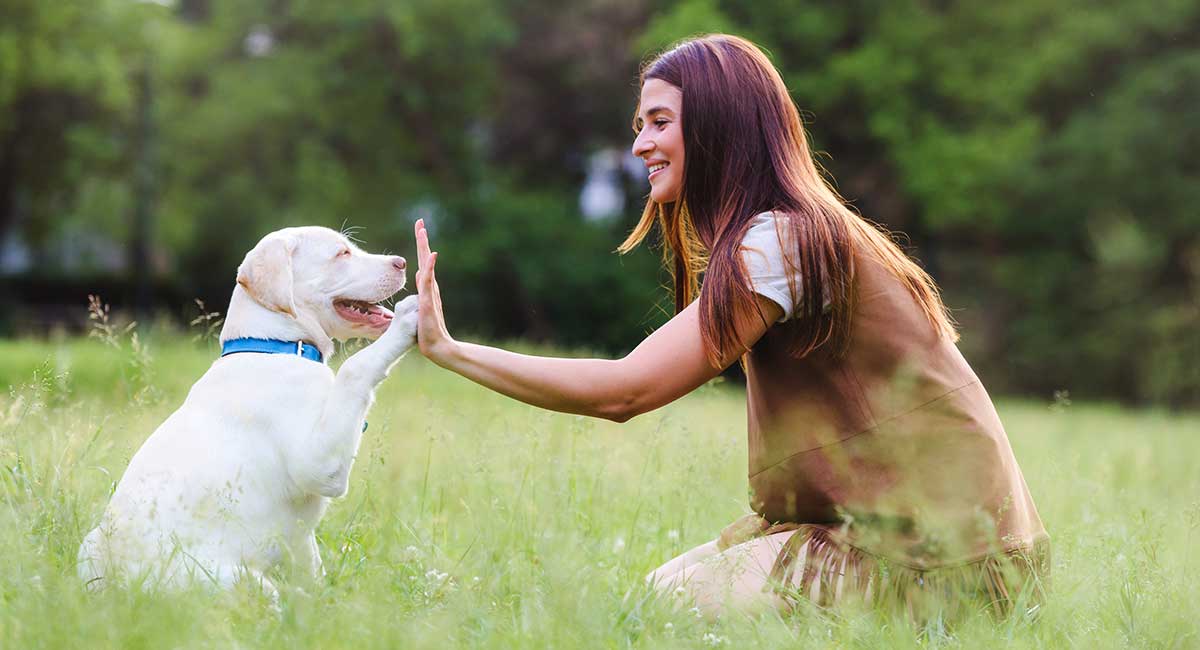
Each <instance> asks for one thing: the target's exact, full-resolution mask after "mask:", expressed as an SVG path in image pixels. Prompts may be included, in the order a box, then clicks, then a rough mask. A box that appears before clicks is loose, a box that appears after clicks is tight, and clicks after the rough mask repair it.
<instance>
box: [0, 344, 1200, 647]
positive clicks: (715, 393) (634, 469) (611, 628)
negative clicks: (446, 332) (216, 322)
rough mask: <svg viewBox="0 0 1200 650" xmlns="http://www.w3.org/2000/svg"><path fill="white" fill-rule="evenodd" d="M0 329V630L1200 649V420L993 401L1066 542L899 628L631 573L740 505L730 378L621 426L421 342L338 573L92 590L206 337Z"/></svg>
mask: <svg viewBox="0 0 1200 650" xmlns="http://www.w3.org/2000/svg"><path fill="white" fill-rule="evenodd" d="M138 345H139V346H141V349H140V351H139V350H137V349H134V348H133V346H132V341H131V339H130V338H129V333H126V332H121V331H119V330H114V331H113V332H112V337H111V340H97V339H64V340H58V341H52V342H45V341H30V340H22V341H0V387H5V386H7V387H9V388H8V390H7V392H6V394H5V395H3V396H0V499H2V502H0V558H3V560H2V564H0V566H3V569H4V570H3V571H0V647H3V648H41V647H48V648H53V647H72V648H77V647H89V648H90V647H147V648H151V647H153V648H158V647H183V648H186V647H212V646H221V647H227V646H237V647H257V646H270V647H318V648H335V647H354V648H371V647H380V648H395V647H405V648H445V647H456V646H468V647H494V648H514V647H527V648H545V647H559V648H563V647H640V648H658V647H714V646H719V647H729V648H743V647H760V646H761V647H770V646H776V647H778V646H782V645H786V646H788V647H792V646H801V647H829V646H852V647H913V646H964V647H1001V646H1034V647H1046V646H1048V647H1087V648H1091V647H1128V646H1144V647H1163V648H1171V647H1196V646H1200V636H1198V634H1200V632H1198V628H1197V623H1196V618H1197V611H1198V610H1197V607H1198V606H1197V603H1200V587H1198V586H1197V582H1198V580H1197V579H1198V578H1200V557H1197V555H1198V553H1197V550H1198V549H1200V419H1197V418H1196V417H1195V416H1178V415H1169V414H1166V413H1159V412H1131V411H1126V410H1122V409H1119V408H1116V407H1111V406H1105V405H1078V404H1076V405H1070V404H1068V403H1066V402H1065V400H1060V401H1059V402H1058V403H1056V404H1039V403H1030V402H1002V403H1001V404H1000V407H1001V415H1002V417H1003V418H1004V421H1005V423H1006V426H1007V428H1008V431H1009V434H1010V436H1011V438H1012V442H1013V446H1014V448H1015V450H1016V453H1017V457H1018V459H1019V460H1020V462H1021V464H1022V467H1023V469H1024V472H1025V477H1026V479H1027V481H1028V483H1029V485H1030V489H1031V490H1032V492H1033V494H1034V498H1035V499H1036V501H1037V503H1038V506H1039V509H1040V511H1041V514H1042V517H1043V519H1044V520H1045V521H1046V524H1047V527H1048V528H1049V530H1050V532H1051V535H1052V536H1053V540H1054V577H1053V589H1052V592H1051V596H1050V598H1049V601H1048V603H1047V604H1046V606H1045V607H1044V611H1043V612H1042V615H1041V617H1040V618H1039V619H1038V620H1037V621H1035V622H1029V621H1024V620H1013V621H1009V622H1003V623H995V622H993V621H991V620H990V619H987V618H980V619H977V620H971V621H968V622H966V623H964V624H963V625H960V626H957V627H954V628H952V629H932V628H929V629H920V630H917V629H913V628H912V627H911V626H910V625H908V624H907V623H906V622H904V621H900V620H893V619H889V618H886V617H884V616H883V615H881V614H878V613H875V612H870V611H837V612H820V611H815V610H813V609H811V608H806V609H803V610H801V611H798V612H796V613H794V614H792V615H788V616H783V617H780V616H776V615H765V616H759V617H742V616H731V617H728V618H726V619H724V620H721V621H719V622H717V623H708V622H705V621H703V620H700V619H699V618H697V617H696V616H695V614H694V613H692V612H690V611H688V610H687V609H686V608H684V607H674V606H673V605H672V604H671V603H668V602H661V601H659V600H656V599H654V598H652V597H651V596H650V594H649V593H648V592H647V591H646V589H645V588H644V587H643V586H642V585H641V578H642V576H643V575H644V574H645V573H646V572H648V571H649V570H651V569H653V568H654V567H655V566H657V565H658V564H659V563H661V562H663V561H665V560H667V559H669V558H670V557H672V556H673V555H675V554H677V553H679V552H681V551H683V550H685V549H686V548H688V547H690V546H692V545H695V544H699V543H701V542H704V541H707V540H708V539H710V538H712V537H713V536H714V535H715V534H716V533H717V532H718V531H719V530H720V529H721V527H722V526H723V525H725V524H726V523H728V522H729V521H731V520H733V519H734V518H735V517H737V516H738V515H740V514H742V513H743V512H745V508H746V506H745V502H746V479H745V469H746V466H745V463H746V450H745V444H746V443H745V428H746V415H745V407H744V397H743V396H742V394H741V393H740V391H739V390H738V389H736V388H735V387H730V386H722V385H715V386H708V387H705V388H703V389H701V390H700V391H697V392H696V393H694V394H693V395H690V396H688V397H687V398H685V399H683V400H680V401H679V402H677V403H676V404H673V405H671V406H669V407H667V408H664V409H662V410H660V411H658V412H655V413H651V414H647V415H644V416H641V417H639V418H636V419H634V420H633V421H631V422H629V423H627V424H624V425H616V424H611V423H608V422H601V421H594V420H589V419H585V418H580V417H573V416H565V415H558V414H552V413H548V412H544V411H539V410H536V409H533V408H530V407H526V406H523V405H521V404H518V403H515V402H512V401H510V400H507V399H506V398H503V397H500V396H498V395H495V394H492V393H489V392H487V391H485V390H483V389H480V388H478V387H476V386H475V385H473V384H471V383H469V382H467V381H465V380H462V379H460V378H458V377H456V376H453V375H450V374H448V373H446V372H444V371H441V370H440V369H438V368H436V367H434V366H432V365H431V364H428V363H427V362H425V361H424V360H423V359H422V358H421V357H420V356H419V355H417V354H412V355H409V357H408V358H406V359H405V360H404V361H402V362H401V364H400V366H399V367H398V368H397V370H396V371H395V372H394V373H393V375H392V377H391V378H390V379H389V380H388V381H387V382H386V383H385V385H384V386H383V387H382V389H381V390H380V391H379V399H378V401H377V403H376V406H375V408H374V410H373V412H372V413H371V415H370V418H369V420H370V429H369V430H368V431H367V434H366V436H365V437H364V442H363V446H362V449H361V451H360V454H359V457H358V461H357V463H356V465H355V468H354V475H353V477H352V480H351V487H350V493H349V495H348V496H347V497H346V498H345V499H342V500H341V501H339V502H337V503H335V504H334V505H333V506H332V507H331V508H330V511H329V514H328V515H327V516H326V518H325V520H324V521H323V522H322V524H321V526H320V528H319V530H318V539H319V543H320V547H321V554H322V556H323V557H324V560H325V569H326V574H327V575H326V576H325V578H324V580H322V581H321V582H319V583H318V584H315V585H313V584H308V583H305V582H304V581H302V580H298V579H293V580H288V579H286V578H284V579H281V580H280V583H281V585H282V592H283V597H282V607H281V611H275V610H273V609H272V607H271V604H270V603H269V602H267V601H266V600H264V599H263V598H262V597H261V595H259V594H256V593H254V592H253V591H252V590H250V589H244V590H237V591H234V592H231V593H224V594H212V593H209V592H206V591H203V590H200V589H198V590H196V591H192V592H183V593H160V592H156V591H154V590H152V589H139V588H136V587H133V588H129V589H110V590H108V591H105V592H102V593H99V594H90V593H85V592H84V590H83V589H81V587H80V584H79V582H78V580H77V579H76V577H75V553H76V550H77V548H78V545H79V542H80V539H81V538H82V537H83V535H84V534H85V533H86V532H87V531H88V530H89V529H90V528H91V527H92V526H94V525H95V523H96V521H97V519H98V517H99V515H100V512H101V510H102V509H103V507H104V505H105V504H106V502H107V500H108V497H109V495H110V494H111V492H112V490H113V488H114V486H115V483H116V481H117V480H118V479H119V477H120V475H121V473H122V471H123V470H124V468H125V466H126V464H127V463H128V461H129V458H130V456H131V455H132V454H133V452H134V451H135V450H136V449H137V448H138V446H139V445H140V444H141V442H142V441H143V440H144V439H145V438H146V436H147V435H149V433H150V432H151V431H152V430H153V429H154V428H155V427H156V426H157V425H158V424H159V423H160V422H161V421H162V420H163V419H164V418H165V417H166V416H167V415H168V414H169V413H170V412H171V411H172V410H174V409H175V408H176V407H177V406H178V404H179V403H180V402H181V401H182V399H183V397H184V396H185V394H186V392H187V389H188V387H189V386H190V385H191V383H192V382H193V381H195V379H196V378H197V377H199V376H200V374H202V373H203V372H204V370H205V368H207V366H208V364H209V363H211V361H212V359H213V358H214V356H215V347H214V346H213V345H212V344H211V342H196V341H194V340H191V339H189V338H185V337H182V336H174V337H172V336H152V337H150V339H149V340H148V341H147V340H142V341H139V342H138Z"/></svg>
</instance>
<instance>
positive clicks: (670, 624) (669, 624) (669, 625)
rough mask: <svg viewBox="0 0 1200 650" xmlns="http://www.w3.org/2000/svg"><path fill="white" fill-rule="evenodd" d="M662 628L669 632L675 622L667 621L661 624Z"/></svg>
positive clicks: (673, 627)
mask: <svg viewBox="0 0 1200 650" xmlns="http://www.w3.org/2000/svg"><path fill="white" fill-rule="evenodd" d="M663 629H664V630H666V631H668V632H670V631H671V630H674V629H675V624H674V623H671V622H669V621H668V622H667V624H666V625H664V626H663Z"/></svg>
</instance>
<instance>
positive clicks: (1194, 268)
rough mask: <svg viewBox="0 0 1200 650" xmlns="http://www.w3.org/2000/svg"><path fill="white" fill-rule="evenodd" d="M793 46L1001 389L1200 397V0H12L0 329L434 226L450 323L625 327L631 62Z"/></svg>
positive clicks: (866, 186)
mask: <svg viewBox="0 0 1200 650" xmlns="http://www.w3.org/2000/svg"><path fill="white" fill-rule="evenodd" d="M708 31H729V32H733V33H737V34H740V35H743V36H746V37H748V38H750V39H751V40H754V41H755V42H757V43H759V44H761V45H762V46H763V47H765V48H766V49H767V50H769V52H770V54H771V56H772V57H773V60H774V61H775V63H776V64H777V65H778V66H779V68H780V70H781V71H782V73H783V76H784V78H785V80H786V81H787V83H788V84H789V88H790V89H791V90H792V93H793V96H794V98H795V99H796V102H797V103H798V105H799V106H800V107H801V109H802V111H803V112H804V115H805V117H806V121H807V128H808V129H809V132H810V134H811V137H812V140H813V142H814V146H815V148H816V149H817V150H818V151H819V152H820V156H819V159H820V161H821V163H822V164H823V165H824V167H825V168H826V169H827V170H828V171H829V173H830V174H831V176H832V177H833V178H835V179H836V183H837V187H838V189H839V191H841V192H842V194H843V195H844V196H845V197H846V198H847V199H848V200H850V201H851V202H853V204H854V205H855V206H856V207H857V209H858V210H859V211H860V212H861V213H862V214H864V215H865V216H867V217H868V218H870V219H873V220H875V221H878V222H880V223H882V224H885V225H887V226H888V227H890V228H892V229H893V230H895V231H897V232H898V233H903V235H904V241H905V244H906V246H908V247H909V248H910V250H912V251H913V252H914V254H915V255H917V256H918V257H919V258H920V259H921V260H922V262H923V263H924V264H925V265H926V267H927V268H929V269H930V271H931V272H932V273H933V274H934V275H935V277H936V278H937V279H938V281H939V282H940V283H941V285H942V286H943V288H944V289H945V292H946V296H947V302H948V303H949V304H950V305H951V307H952V308H954V310H955V314H956V316H957V317H958V319H959V320H960V322H961V323H962V326H963V333H964V336H963V343H962V345H963V347H964V349H965V351H966V353H967V355H968V358H970V359H971V361H972V363H973V364H974V365H975V366H976V367H977V368H978V369H979V370H980V372H981V374H983V375H984V377H985V380H986V381H987V382H988V384H989V386H991V387H992V388H993V390H1001V391H1005V392H1016V393H1027V394H1035V395H1042V396H1049V395H1050V394H1052V393H1053V392H1054V391H1058V390H1063V389H1067V390H1070V391H1071V393H1072V395H1073V396H1077V397H1092V398H1119V399H1122V400H1126V401H1130V402H1141V403H1157V404H1167V405H1193V406H1194V405H1196V404H1200V332H1198V326H1200V208H1198V207H1197V206H1200V163H1198V162H1197V161H1198V160H1200V157H1197V155H1196V152H1197V151H1200V119H1197V110H1198V109H1197V107H1198V106H1200V0H1157V1H1156V2H1148V3H1139V2H1115V1H1113V2H1108V1H1102V2H1096V1H1095V0H1089V1H1086V2H1085V1H1083V0H1056V1H1050V0H1010V1H1009V2H1003V3H978V2H955V1H948V0H947V1H931V0H919V1H918V0H898V1H888V2H883V1H866V0H844V1H837V2H833V1H826V2H815V1H798V0H786V1H785V0H760V1H758V2H753V3H746V2H727V1H719V0H580V1H566V2H563V1H556V2H550V1H548V0H526V1H521V2H515V1H508V0H404V1H391V2H382V1H366V0H347V1H345V2H337V3H326V2H307V1H301V0H272V1H270V2H266V1H233V0H177V1H175V2H170V1H165V0H164V1H161V2H138V1H134V0H88V1H80V0H61V1H58V2H43V1H41V0H0V300H2V301H3V302H2V304H3V309H2V311H0V334H3V335H8V336H18V335H40V334H42V333H44V332H45V331H46V330H47V328H51V327H60V326H61V327H71V326H72V324H74V326H79V324H80V323H82V322H83V321H84V320H85V319H86V304H87V303H86V295H87V294H89V293H99V294H101V295H102V296H103V297H104V298H105V299H106V300H107V301H109V302H111V303H113V305H114V307H115V308H118V309H124V310H127V311H130V312H134V311H137V312H141V313H142V314H144V315H148V314H164V315H167V316H168V317H170V318H174V319H176V320H177V321H178V322H184V320H185V319H186V317H187V313H188V311H187V310H188V309H189V308H191V305H192V304H193V303H192V300H193V298H201V299H203V300H204V301H205V302H206V304H208V305H209V306H210V307H211V308H215V309H223V308H224V304H225V303H226V301H227V300H228V296H229V292H230V290H231V287H232V284H233V277H234V269H235V267H236V265H237V263H238V262H239V261H240V259H241V257H242V255H243V254H244V252H245V251H246V250H247V249H249V248H250V247H251V246H252V245H253V243H254V242H255V241H256V240H257V239H258V238H259V237H260V236H262V235H263V234H264V233H266V232H268V231H270V230H272V229H275V228H278V227H282V226H286V225H297V224H322V225H327V226H331V227H334V228H341V227H343V226H354V227H357V228H359V230H358V231H357V237H359V238H360V239H361V240H362V241H363V242H364V246H365V247H366V248H368V249H369V250H374V251H384V250H387V251H392V252H398V253H401V254H411V252H412V250H411V249H412V235H411V225H412V222H413V221H414V220H415V219H416V218H419V217H424V218H426V219H427V220H430V221H431V222H432V225H433V226H434V228H435V236H436V238H437V241H436V246H437V248H438V249H440V250H441V251H442V252H443V261H442V262H441V264H439V272H440V274H441V282H442V284H443V287H444V293H445V294H446V299H447V304H446V308H447V312H448V314H447V315H448V318H449V320H450V321H451V324H452V327H453V328H454V329H455V331H456V332H462V333H464V334H466V333H471V334H472V335H476V336H486V337H492V338H514V337H523V338H529V339H534V340H540V341H551V342H554V343H555V344H558V345H563V346H580V347H587V348H591V349H596V350H603V351H607V352H610V353H620V352H621V351H624V350H627V349H629V348H631V347H632V346H633V345H634V344H636V343H637V342H638V341H639V340H640V339H641V337H642V336H643V335H644V334H645V333H646V332H647V331H649V330H651V329H652V328H654V327H655V326H657V325H658V324H659V323H661V322H662V321H663V320H664V319H665V317H666V316H665V312H664V311H663V308H664V307H665V306H666V305H668V304H669V301H668V300H667V296H666V293H665V291H664V290H663V289H662V285H663V283H664V282H665V281H666V280H667V278H666V276H665V275H664V274H662V273H661V272H660V270H659V268H658V262H657V258H656V252H655V251H653V250H643V251H639V252H638V253H635V254H632V255H629V256H625V257H618V256H616V255H615V254H613V252H612V251H613V249H614V248H615V247H616V245H617V244H618V243H619V242H620V241H621V240H622V238H623V236H624V234H625V233H626V232H627V231H628V229H629V228H630V226H631V225H632V224H633V223H634V221H635V220H636V218H637V217H638V215H639V214H640V211H641V205H642V202H643V200H644V196H645V192H646V185H645V181H644V178H643V176H644V174H643V172H642V170H641V169H640V165H638V164H636V162H637V161H634V163H635V164H633V165H631V164H630V156H629V154H628V149H629V146H630V144H631V141H632V133H631V131H630V128H629V124H630V118H631V116H632V113H633V110H634V107H635V103H636V97H637V88H636V79H637V72H638V66H639V63H640V62H641V61H642V60H644V59H645V58H646V57H647V56H648V55H651V54H653V53H654V52H656V51H658V50H660V49H661V48H663V47H664V46H667V45H669V44H670V43H671V42H673V41H675V40H676V39H678V38H681V37H684V36H688V35H692V34H697V33H703V32H708Z"/></svg>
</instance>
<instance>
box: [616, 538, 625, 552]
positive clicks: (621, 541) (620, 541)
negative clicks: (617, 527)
mask: <svg viewBox="0 0 1200 650" xmlns="http://www.w3.org/2000/svg"><path fill="white" fill-rule="evenodd" d="M624 550H625V538H624V537H618V538H617V539H616V540H615V541H614V542H613V553H620V552H621V551H624Z"/></svg>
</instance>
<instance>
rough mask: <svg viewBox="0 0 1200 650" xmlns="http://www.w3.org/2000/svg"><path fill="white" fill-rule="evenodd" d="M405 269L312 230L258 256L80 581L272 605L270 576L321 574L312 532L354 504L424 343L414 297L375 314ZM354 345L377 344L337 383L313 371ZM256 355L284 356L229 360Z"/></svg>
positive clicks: (83, 554) (134, 469) (289, 232)
mask: <svg viewBox="0 0 1200 650" xmlns="http://www.w3.org/2000/svg"><path fill="white" fill-rule="evenodd" d="M404 267H405V263H404V258H402V257H393V256H386V255H370V254H367V253H364V252H363V251H361V250H359V249H358V247H356V246H355V245H354V244H353V243H351V242H350V241H349V240H348V239H347V238H346V237H344V236H342V235H341V234H339V233H337V232H335V231H332V230H329V229H327V228H317V227H304V228H286V229H283V230H280V231H277V232H274V233H271V234H269V235H267V236H266V237H264V238H263V239H262V241H260V242H259V243H258V245H256V246H255V247H254V249H253V250H251V251H250V252H249V253H247V254H246V258H245V260H244V261H243V262H242V264H241V266H239V267H238V275H237V286H235V287H234V290H233V297H232V299H231V300H230V303H229V310H228V312H227V314H226V318H225V326H224V329H223V330H222V331H221V342H222V344H223V349H224V350H225V352H226V353H227V354H226V356H222V357H221V358H219V359H218V360H217V361H215V362H214V363H213V365H212V367H211V368H209V370H208V372H206V373H205V374H204V376H203V377H201V378H200V380H199V381H198V382H196V384H195V385H194V386H193V387H192V390H191V392H189V393H188V396H187V399H186V400H185V401H184V403H183V406H181V407H180V408H179V410H178V411H175V413H173V414H172V415H171V416H170V417H169V418H167V420H166V421H165V422H163V423H162V425H161V426H159V428H158V430H156V431H155V432H154V434H153V435H151V436H150V438H149V439H148V440H146V442H145V443H144V444H143V445H142V447H141V449H139V450H138V452H137V453H136V454H135V455H134V456H133V459H132V460H131V461H130V463H129V467H128V469H126V470H125V475H124V476H123V477H122V478H121V482H120V483H119V484H118V485H117V489H116V492H115V493H114V494H113V496H112V500H111V501H110V502H109V504H108V508H107V509H106V510H105V511H104V515H103V517H102V519H101V522H100V524H99V525H98V526H97V527H96V528H95V529H94V530H92V531H91V532H90V533H89V534H88V535H87V537H85V538H84V540H83V544H82V545H81V546H80V548H79V575H80V577H81V578H82V579H83V580H84V581H85V582H86V583H87V584H88V585H91V586H99V585H101V584H105V583H108V582H113V581H114V580H121V579H123V580H148V581H151V582H153V583H154V584H161V585H167V586H179V585H182V584H185V583H187V582H189V581H192V580H199V581H208V582H211V583H212V584H215V585H217V586H219V587H228V586H230V585H232V584H233V583H235V582H237V581H238V580H240V579H246V578H249V579H253V580H255V581H257V582H258V583H259V584H261V585H262V586H263V588H264V589H265V590H266V591H267V592H268V593H269V594H272V595H274V594H275V593H276V592H275V588H274V586H273V585H272V584H271V582H270V581H269V579H268V578H267V577H265V576H264V572H266V571H268V570H270V569H272V568H274V567H276V566H278V565H290V566H294V567H297V568H299V569H301V570H303V571H304V572H311V573H312V574H313V575H314V576H319V575H320V574H321V570H322V569H321V557H320V555H319V553H318V551H317V543H316V539H315V537H314V534H313V533H314V530H315V529H316V526H317V522H318V521H320V519H321V516H322V515H323V514H324V512H325V508H326V506H327V505H328V503H329V499H330V498H331V497H340V496H342V495H344V494H346V490H347V487H348V480H349V477H350V468H351V466H352V465H353V464H354V457H355V454H356V453H357V452H358V445H359V440H360V438H361V436H362V432H363V430H364V428H365V418H366V413H367V409H368V408H369V407H370V405H371V402H372V400H373V398H374V395H373V391H374V389H375V387H376V386H377V385H378V384H379V383H380V382H382V381H383V379H384V377H386V376H387V373H388V370H389V369H390V368H391V366H392V364H394V363H395V362H396V361H397V360H398V359H399V358H400V357H401V356H402V355H403V354H404V353H405V352H406V351H407V350H408V349H409V348H410V347H411V346H412V345H413V343H414V341H415V336H416V308H417V303H416V296H409V297H408V298H405V299H404V301H402V302H401V303H400V304H399V305H398V306H397V307H396V314H395V315H393V314H392V312H390V311H388V310H387V309H386V308H384V307H381V306H379V305H378V304H376V303H378V302H379V301H381V300H385V299H387V298H389V297H390V296H392V295H393V294H394V293H396V292H397V291H399V290H400V289H401V288H402V287H403V286H404V281H405V271H404ZM350 338H371V339H378V340H377V341H375V342H374V343H372V344H371V345H369V346H367V347H366V348H364V349H362V350H361V351H359V352H358V353H356V354H354V355H353V356H351V357H350V358H349V359H347V360H346V361H345V362H344V363H343V364H342V365H341V368H340V369H339V370H338V372H337V374H336V376H335V375H334V373H333V371H332V370H331V369H330V368H329V367H328V366H326V365H325V363H324V362H323V361H315V360H313V359H315V358H316V357H317V355H316V352H317V351H319V352H320V358H321V359H322V360H327V359H329V357H330V355H331V354H332V353H333V339H339V340H340V339H350ZM263 340H266V342H262V341H263ZM272 341H274V342H272ZM247 347H248V348H251V349H256V348H257V347H263V349H264V350H265V349H270V348H282V349H286V350H287V353H283V354H269V353H263V352H253V351H249V352H241V353H237V354H228V352H229V351H230V350H231V348H238V349H242V348H247ZM314 348H315V349H314ZM272 351H276V350H272ZM297 352H304V353H305V354H306V355H307V357H305V356H299V355H298V354H297Z"/></svg>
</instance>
